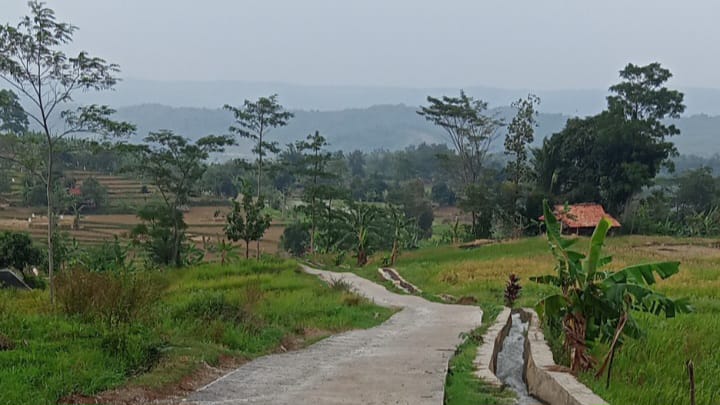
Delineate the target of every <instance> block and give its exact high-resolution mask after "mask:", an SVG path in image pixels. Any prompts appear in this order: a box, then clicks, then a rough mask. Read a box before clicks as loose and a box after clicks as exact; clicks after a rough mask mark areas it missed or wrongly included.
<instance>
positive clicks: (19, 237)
mask: <svg viewBox="0 0 720 405" xmlns="http://www.w3.org/2000/svg"><path fill="white" fill-rule="evenodd" d="M43 259H44V258H43V251H42V249H40V248H39V247H37V246H35V244H34V243H33V240H32V239H31V238H30V235H28V234H27V233H22V232H10V231H4V232H0V268H4V267H11V268H13V269H15V270H18V271H21V272H23V271H24V270H25V269H26V268H27V267H28V266H32V265H36V266H41V265H42V263H43Z"/></svg>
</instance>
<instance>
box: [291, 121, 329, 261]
mask: <svg viewBox="0 0 720 405" xmlns="http://www.w3.org/2000/svg"><path fill="white" fill-rule="evenodd" d="M327 146H328V143H327V141H326V140H325V137H323V136H322V135H320V132H318V131H315V133H314V134H310V135H308V136H307V138H306V140H305V141H300V142H298V143H297V150H298V151H300V152H301V153H302V154H303V162H302V169H301V170H300V174H301V175H302V176H303V177H304V178H305V181H304V183H303V201H304V202H305V203H306V204H307V207H305V208H302V209H303V210H304V211H305V214H306V215H307V216H308V217H309V218H310V253H311V254H312V253H315V249H316V245H315V236H316V234H317V228H318V222H319V221H320V219H319V216H320V215H321V210H322V208H323V206H324V205H325V203H324V200H326V199H331V198H332V197H333V195H334V189H333V187H332V186H331V185H329V184H328V183H327V181H328V180H330V179H332V178H335V177H336V176H335V175H333V174H332V173H331V172H330V171H329V170H328V164H329V162H330V160H331V158H332V154H331V153H330V152H327V151H326V150H325V149H326V148H327ZM328 212H330V211H328Z"/></svg>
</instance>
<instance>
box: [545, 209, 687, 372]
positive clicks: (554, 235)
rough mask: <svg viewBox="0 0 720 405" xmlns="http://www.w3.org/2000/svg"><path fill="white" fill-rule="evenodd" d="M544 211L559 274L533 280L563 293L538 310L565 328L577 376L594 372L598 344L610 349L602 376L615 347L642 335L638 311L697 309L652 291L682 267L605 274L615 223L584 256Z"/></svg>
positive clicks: (605, 224)
mask: <svg viewBox="0 0 720 405" xmlns="http://www.w3.org/2000/svg"><path fill="white" fill-rule="evenodd" d="M543 210H544V215H545V227H546V230H547V238H548V243H549V245H550V250H551V251H552V253H553V256H555V259H556V261H557V264H556V266H555V274H553V275H548V276H541V277H535V278H533V279H532V280H533V281H536V282H539V283H544V284H551V285H554V286H556V287H558V288H559V292H557V293H555V294H552V295H549V296H547V297H544V298H543V299H542V300H541V301H540V303H539V304H538V309H539V312H540V313H541V314H542V316H543V317H545V319H546V320H547V321H548V322H550V323H551V324H560V325H561V326H562V331H563V334H564V338H565V347H567V348H568V350H570V351H571V353H570V354H571V368H572V370H573V372H579V371H586V370H589V369H591V368H593V367H594V365H595V364H596V360H595V359H594V358H593V357H592V355H591V354H590V351H589V348H590V346H591V345H593V344H594V343H595V342H596V341H600V342H604V343H609V344H610V351H609V352H608V355H607V356H606V361H605V364H604V365H603V366H602V367H601V368H600V370H599V371H598V375H600V374H601V373H602V371H603V370H604V367H606V365H607V364H608V362H609V361H611V360H610V359H612V357H613V353H614V350H615V348H616V345H617V344H618V343H621V340H619V338H620V337H621V336H623V335H624V336H630V337H638V336H640V334H641V330H640V327H639V325H638V324H637V322H636V321H635V319H634V318H633V312H635V311H640V312H648V313H651V314H655V315H659V314H664V315H665V316H666V317H674V316H675V314H677V313H681V312H688V311H690V310H691V309H692V308H691V307H690V306H689V304H688V302H687V301H686V300H684V299H683V300H675V301H673V300H671V299H669V298H667V297H665V296H664V295H662V294H660V293H657V292H655V291H653V290H652V289H650V287H649V286H650V285H652V284H654V283H655V281H656V279H655V275H657V276H659V277H660V278H662V279H666V278H668V277H670V276H672V275H673V274H676V273H677V272H678V271H679V265H680V263H678V262H660V263H648V264H640V265H632V266H629V267H625V268H623V269H621V270H618V271H615V272H613V271H602V270H601V269H602V267H603V266H606V265H607V264H609V263H610V262H611V260H612V258H611V257H610V256H603V255H602V248H603V245H604V243H605V238H606V235H607V232H608V230H609V229H610V221H609V220H608V219H607V218H603V219H602V220H601V221H600V223H599V224H598V225H597V227H596V228H595V232H593V235H592V238H591V239H590V245H589V247H588V251H587V253H586V254H585V253H581V252H578V251H574V250H571V247H572V245H573V244H575V242H577V241H578V239H565V238H563V237H562V235H561V225H560V223H559V222H558V220H557V219H556V218H555V216H554V215H553V212H552V209H551V208H550V205H549V204H548V202H547V200H546V201H545V202H544V204H543ZM608 378H609V375H608Z"/></svg>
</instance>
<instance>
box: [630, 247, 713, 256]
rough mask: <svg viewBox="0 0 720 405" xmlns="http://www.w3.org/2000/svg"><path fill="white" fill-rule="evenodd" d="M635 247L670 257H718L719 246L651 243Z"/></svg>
mask: <svg viewBox="0 0 720 405" xmlns="http://www.w3.org/2000/svg"><path fill="white" fill-rule="evenodd" d="M637 249H641V250H644V251H647V252H651V253H655V254H657V255H660V256H666V257H672V258H684V259H693V258H700V257H702V258H720V248H717V247H711V246H702V245H688V244H685V245H652V246H640V247H637Z"/></svg>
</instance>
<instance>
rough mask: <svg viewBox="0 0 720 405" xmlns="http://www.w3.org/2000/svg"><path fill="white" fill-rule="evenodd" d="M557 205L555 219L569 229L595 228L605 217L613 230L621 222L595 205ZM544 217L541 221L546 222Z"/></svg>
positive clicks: (554, 211) (554, 210) (598, 205)
mask: <svg viewBox="0 0 720 405" xmlns="http://www.w3.org/2000/svg"><path fill="white" fill-rule="evenodd" d="M567 208H568V209H567V210H565V206H564V205H556V206H555V208H554V209H553V213H554V214H555V217H557V219H558V221H560V222H562V223H563V225H565V226H566V227H568V228H594V227H595V226H596V225H597V224H598V223H599V222H600V220H601V219H602V218H603V217H605V218H607V219H609V220H610V227H611V228H619V227H620V222H618V220H617V219H615V218H613V217H612V216H611V215H610V214H608V213H607V212H605V209H603V207H602V205H600V204H595V203H581V204H572V205H568V206H567ZM544 219H545V218H544V216H542V217H540V220H541V221H542V220H544Z"/></svg>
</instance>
